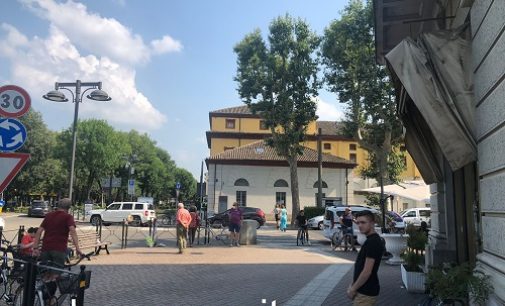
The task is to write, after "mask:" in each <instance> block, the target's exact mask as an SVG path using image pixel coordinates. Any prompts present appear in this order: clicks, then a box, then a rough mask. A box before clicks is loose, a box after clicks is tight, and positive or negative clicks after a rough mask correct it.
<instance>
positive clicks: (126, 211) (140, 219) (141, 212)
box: [86, 202, 156, 225]
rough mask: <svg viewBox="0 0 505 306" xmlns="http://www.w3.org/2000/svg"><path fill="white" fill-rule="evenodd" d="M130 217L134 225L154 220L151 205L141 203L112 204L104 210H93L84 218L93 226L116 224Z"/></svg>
mask: <svg viewBox="0 0 505 306" xmlns="http://www.w3.org/2000/svg"><path fill="white" fill-rule="evenodd" d="M128 216H131V218H132V221H133V223H134V224H138V225H143V224H147V223H148V222H149V221H151V220H153V219H155V218H156V212H155V211H154V207H153V204H149V203H141V202H114V203H111V204H110V205H109V206H107V208H106V209H93V210H91V212H90V213H89V215H88V216H86V218H89V222H91V224H93V225H97V224H98V223H100V220H101V221H102V222H103V223H116V222H123V220H127V219H128Z"/></svg>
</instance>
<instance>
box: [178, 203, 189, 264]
mask: <svg viewBox="0 0 505 306" xmlns="http://www.w3.org/2000/svg"><path fill="white" fill-rule="evenodd" d="M176 219H177V242H178V244H179V254H182V253H183V251H184V249H185V248H186V237H187V236H188V227H189V224H190V223H191V214H190V213H189V211H188V210H187V209H185V208H184V204H183V203H179V204H178V205H177V215H176Z"/></svg>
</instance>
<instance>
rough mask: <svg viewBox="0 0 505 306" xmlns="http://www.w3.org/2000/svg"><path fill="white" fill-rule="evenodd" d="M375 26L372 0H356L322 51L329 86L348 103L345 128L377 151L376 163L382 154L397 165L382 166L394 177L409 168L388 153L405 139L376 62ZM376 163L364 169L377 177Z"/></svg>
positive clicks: (386, 82)
mask: <svg viewBox="0 0 505 306" xmlns="http://www.w3.org/2000/svg"><path fill="white" fill-rule="evenodd" d="M373 27H374V21H373V2H372V1H371V0H369V1H366V3H365V4H364V3H363V1H362V0H351V1H350V2H349V4H348V5H347V7H346V8H345V9H344V11H343V13H342V15H341V18H340V20H335V21H333V22H332V23H331V24H330V25H329V26H328V27H327V28H326V29H325V33H324V38H323V42H322V48H321V49H322V50H321V54H322V58H323V64H324V65H325V73H324V75H325V81H326V84H327V85H328V87H329V90H330V91H332V92H334V93H336V94H337V96H338V101H339V102H340V103H345V104H347V111H346V120H345V123H346V128H345V131H346V133H347V134H349V135H351V136H353V137H356V138H357V139H358V141H359V143H360V146H361V147H363V148H364V149H366V150H367V151H368V152H369V153H370V154H371V155H372V157H371V161H372V163H371V165H373V164H376V163H377V162H379V161H380V160H382V159H383V160H385V161H386V162H383V165H384V168H386V164H387V168H388V169H389V168H391V167H395V168H394V169H390V170H389V174H388V175H387V176H386V175H385V173H388V171H386V169H383V177H385V179H386V180H389V179H391V181H392V182H395V181H398V174H399V173H401V172H402V171H403V169H404V168H402V167H403V166H402V164H399V163H396V162H393V163H390V162H388V161H387V157H389V156H390V154H391V152H392V148H393V146H394V145H397V144H399V143H400V142H401V141H402V126H401V122H400V120H399V118H398V117H397V114H396V101H395V98H394V97H395V95H394V89H393V86H392V84H391V82H390V80H389V77H388V74H387V71H386V68H385V67H383V66H380V65H378V64H377V63H376V62H375V37H374V28H373ZM373 155H376V156H378V157H380V158H378V159H375V157H374V156H373ZM377 168H379V166H377V165H374V166H372V169H370V170H365V171H363V174H364V175H365V176H367V177H371V178H377V177H378V175H377V173H378V171H377V170H376V169H377Z"/></svg>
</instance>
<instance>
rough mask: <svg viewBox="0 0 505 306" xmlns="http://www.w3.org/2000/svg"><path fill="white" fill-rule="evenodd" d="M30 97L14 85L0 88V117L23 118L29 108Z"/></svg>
mask: <svg viewBox="0 0 505 306" xmlns="http://www.w3.org/2000/svg"><path fill="white" fill-rule="evenodd" d="M31 103H32V102H31V99H30V95H28V93H27V92H26V90H24V89H23V88H21V87H19V86H16V85H5V86H2V87H0V115H1V116H3V117H8V118H13V117H21V116H23V115H24V114H25V113H26V112H27V111H28V110H29V109H30V106H31Z"/></svg>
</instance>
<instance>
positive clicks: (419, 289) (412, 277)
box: [401, 265, 426, 293]
mask: <svg viewBox="0 0 505 306" xmlns="http://www.w3.org/2000/svg"><path fill="white" fill-rule="evenodd" d="M401 269H402V281H403V284H404V285H405V288H407V291H408V292H413V293H424V292H425V291H426V287H425V286H426V285H425V282H426V275H425V274H424V272H408V271H407V270H405V266H404V265H401Z"/></svg>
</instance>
